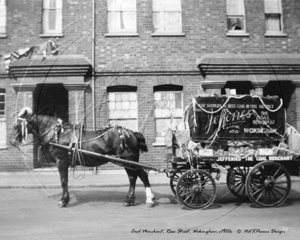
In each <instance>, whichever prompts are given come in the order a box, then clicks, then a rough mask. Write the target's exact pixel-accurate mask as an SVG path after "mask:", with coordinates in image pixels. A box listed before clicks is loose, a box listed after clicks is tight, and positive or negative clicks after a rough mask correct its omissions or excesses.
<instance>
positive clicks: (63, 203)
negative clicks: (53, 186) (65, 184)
mask: <svg viewBox="0 0 300 240" xmlns="http://www.w3.org/2000/svg"><path fill="white" fill-rule="evenodd" d="M58 206H59V207H61V208H64V207H66V206H67V203H65V202H63V201H59V203H58Z"/></svg>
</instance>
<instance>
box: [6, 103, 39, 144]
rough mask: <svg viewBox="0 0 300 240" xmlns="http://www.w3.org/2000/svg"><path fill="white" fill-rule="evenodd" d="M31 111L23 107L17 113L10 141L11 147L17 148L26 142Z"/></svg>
mask: <svg viewBox="0 0 300 240" xmlns="http://www.w3.org/2000/svg"><path fill="white" fill-rule="evenodd" d="M32 113H33V112H32V110H31V108H29V107H24V108H23V109H21V110H20V112H19V113H18V116H17V119H16V122H15V124H14V126H13V134H12V137H11V139H10V144H11V145H12V146H18V145H20V144H22V143H25V142H26V139H27V135H28V133H30V127H29V124H28V123H29V121H30V118H31V116H32Z"/></svg>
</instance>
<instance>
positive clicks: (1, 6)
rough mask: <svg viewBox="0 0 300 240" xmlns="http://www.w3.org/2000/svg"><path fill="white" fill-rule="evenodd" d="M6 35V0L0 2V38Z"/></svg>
mask: <svg viewBox="0 0 300 240" xmlns="http://www.w3.org/2000/svg"><path fill="white" fill-rule="evenodd" d="M5 34H6V0H0V37H1V35H2V36H4V35H5Z"/></svg>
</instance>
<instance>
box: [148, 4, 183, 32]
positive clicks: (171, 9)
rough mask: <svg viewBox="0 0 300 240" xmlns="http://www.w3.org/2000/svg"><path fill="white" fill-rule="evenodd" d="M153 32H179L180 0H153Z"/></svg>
mask: <svg viewBox="0 0 300 240" xmlns="http://www.w3.org/2000/svg"><path fill="white" fill-rule="evenodd" d="M152 3H153V7H152V9H153V27H154V32H155V33H181V32H182V23H181V0H153V2H152Z"/></svg>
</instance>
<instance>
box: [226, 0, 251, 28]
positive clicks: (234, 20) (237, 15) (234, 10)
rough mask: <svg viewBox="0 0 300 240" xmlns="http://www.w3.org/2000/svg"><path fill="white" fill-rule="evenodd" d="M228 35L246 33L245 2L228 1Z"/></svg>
mask: <svg viewBox="0 0 300 240" xmlns="http://www.w3.org/2000/svg"><path fill="white" fill-rule="evenodd" d="M226 12H227V30H228V33H233V34H238V33H245V32H246V30H245V26H246V23H245V6H244V0H226Z"/></svg>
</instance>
